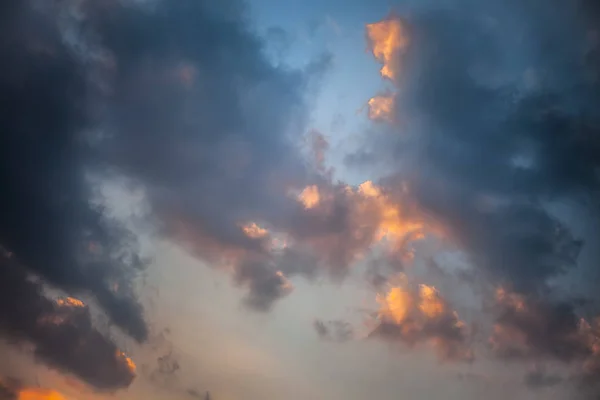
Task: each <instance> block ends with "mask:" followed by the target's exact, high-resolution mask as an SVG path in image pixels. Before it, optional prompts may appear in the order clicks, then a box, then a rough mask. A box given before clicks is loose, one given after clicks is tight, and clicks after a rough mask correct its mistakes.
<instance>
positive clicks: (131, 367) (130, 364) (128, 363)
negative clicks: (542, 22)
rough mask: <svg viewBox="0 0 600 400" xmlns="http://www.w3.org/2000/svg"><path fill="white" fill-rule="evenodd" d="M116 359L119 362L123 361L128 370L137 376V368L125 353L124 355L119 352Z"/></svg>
mask: <svg viewBox="0 0 600 400" xmlns="http://www.w3.org/2000/svg"><path fill="white" fill-rule="evenodd" d="M115 357H116V358H117V359H118V360H122V363H123V364H125V365H126V366H127V369H128V370H129V372H131V374H132V375H135V371H136V369H137V367H136V365H135V363H134V362H133V360H132V359H131V358H129V357H127V355H125V353H123V352H122V351H120V350H117V352H116V354H115Z"/></svg>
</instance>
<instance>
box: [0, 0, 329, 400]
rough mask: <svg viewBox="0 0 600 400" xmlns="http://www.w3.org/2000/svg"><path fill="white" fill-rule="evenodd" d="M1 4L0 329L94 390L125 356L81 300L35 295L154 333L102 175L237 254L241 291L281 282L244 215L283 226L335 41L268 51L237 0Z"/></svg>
mask: <svg viewBox="0 0 600 400" xmlns="http://www.w3.org/2000/svg"><path fill="white" fill-rule="evenodd" d="M0 14H1V17H0V22H1V27H0V35H1V36H2V37H3V38H4V39H5V40H3V41H2V43H0V54H1V56H2V59H3V60H5V61H4V62H3V63H2V66H1V67H0V89H1V90H0V102H1V104H2V105H3V107H2V110H1V111H0V132H1V133H0V185H1V186H2V188H3V194H2V196H1V198H0V210H1V211H0V245H1V246H3V248H5V249H6V251H5V254H4V255H3V256H2V260H1V262H2V269H0V278H1V279H0V299H1V300H2V301H1V302H0V303H1V304H2V305H1V306H0V333H1V334H3V335H8V336H10V337H12V338H14V339H17V340H24V341H28V342H31V343H32V344H33V346H34V348H35V353H36V356H37V357H38V359H39V360H40V361H43V362H44V363H47V364H48V365H50V366H51V367H54V368H57V369H59V370H62V371H64V372H68V373H71V374H74V375H76V376H78V377H79V378H81V379H83V380H84V381H85V382H86V383H89V384H91V385H92V386H95V387H96V388H97V389H100V390H114V389H118V388H123V387H126V386H128V385H129V384H130V383H131V381H132V380H133V378H134V376H135V374H134V373H133V372H132V369H131V368H130V367H131V365H129V361H130V360H129V359H128V358H127V357H126V356H125V355H123V354H122V353H121V352H120V350H118V347H117V346H116V344H115V343H114V342H113V340H112V339H109V338H108V337H105V336H103V335H102V334H101V333H100V332H99V331H98V330H97V329H95V327H94V326H93V324H92V320H91V317H90V311H89V309H88V308H87V306H85V307H71V306H69V305H68V304H67V305H64V304H63V305H60V304H58V303H55V302H54V301H53V300H51V299H49V298H47V297H45V295H44V292H45V289H46V288H48V287H51V288H53V289H58V290H60V291H62V292H64V293H66V294H68V295H70V296H73V297H78V296H84V297H85V298H88V297H89V298H93V299H94V300H95V302H94V304H95V303H97V304H98V305H99V306H100V307H101V309H102V311H103V312H104V313H106V315H107V316H108V318H109V320H110V321H111V323H113V324H115V325H116V326H118V327H119V328H121V330H122V331H123V332H124V333H125V334H127V335H129V336H131V337H132V338H134V339H135V340H136V341H138V342H144V341H146V340H147V338H148V334H149V328H148V326H147V325H146V321H145V318H144V313H143V309H142V306H141V305H140V303H139V302H138V300H137V299H136V293H135V286H136V277H138V275H139V273H140V272H141V271H142V270H143V267H144V261H143V260H142V258H141V256H140V251H139V248H138V244H137V243H136V238H135V236H134V235H133V233H132V232H130V231H129V230H128V229H127V228H126V227H125V226H124V225H123V224H122V223H121V222H119V221H116V220H114V219H113V218H112V217H110V216H109V215H108V213H107V212H106V210H105V209H104V208H103V206H101V205H98V203H99V202H98V200H97V189H98V187H97V186H96V183H95V182H98V181H100V182H103V181H104V180H110V179H113V178H119V179H123V178H124V179H126V180H127V181H128V182H131V183H132V184H133V185H138V186H140V187H142V188H143V189H144V192H145V193H146V197H147V198H146V200H147V201H148V203H149V204H150V207H151V213H150V215H148V219H149V220H151V221H152V222H153V223H154V225H155V226H156V228H157V230H158V232H160V233H161V234H162V235H163V236H164V237H165V238H167V239H168V240H171V241H174V242H176V243H178V244H180V245H182V246H184V247H185V248H186V249H188V250H189V251H190V252H191V253H192V254H194V255H195V256H197V257H198V258H199V259H201V260H204V261H207V262H209V263H218V262H219V261H231V262H229V263H228V264H227V267H230V268H233V271H232V272H231V275H232V278H233V280H234V282H236V283H238V284H240V285H241V286H243V287H246V288H248V290H249V293H248V296H247V298H246V301H247V303H248V304H249V305H251V306H252V307H254V308H256V309H260V310H267V309H269V308H270V307H271V305H272V303H273V302H274V301H275V300H276V299H278V298H280V297H282V296H284V295H285V294H287V293H288V292H289V290H290V288H291V285H290V283H289V282H288V281H287V279H286V277H285V276H284V275H283V273H282V272H281V271H280V270H279V268H278V266H277V265H276V263H275V261H274V258H273V255H272V254H271V251H270V250H271V249H270V248H267V247H265V246H267V244H268V243H267V242H266V239H265V238H261V237H260V235H258V236H257V232H258V231H255V234H252V231H247V232H245V231H244V230H243V229H241V228H240V226H242V225H243V224H244V223H247V222H249V221H266V222H267V223H268V225H270V226H275V227H277V226H279V225H282V224H284V222H285V218H283V217H282V216H285V215H287V214H289V211H290V210H295V209H296V208H297V207H298V204H297V201H296V199H293V198H291V197H290V196H288V194H287V189H288V187H291V186H294V187H296V186H297V187H301V186H304V185H305V184H306V183H307V182H308V178H309V175H310V174H311V173H310V172H309V171H308V170H307V168H306V165H305V162H304V160H303V158H302V157H301V154H300V152H299V151H298V149H297V148H296V145H295V144H294V138H295V135H300V134H301V133H302V132H303V130H304V121H305V117H306V115H307V112H308V109H307V106H306V100H307V98H306V97H307V96H308V94H309V93H310V91H311V90H312V89H311V88H312V86H311V85H312V82H313V81H314V80H315V79H318V78H319V76H320V75H321V74H322V73H323V72H324V71H326V70H327V67H328V63H329V58H328V57H323V58H321V59H318V60H315V62H313V63H311V64H309V65H308V66H307V68H306V70H303V71H294V70H290V69H288V68H285V67H276V66H273V65H272V64H271V63H270V62H269V61H268V60H267V58H266V56H265V55H264V52H263V50H264V46H265V44H264V43H263V41H262V40H261V39H259V37H258V36H257V35H255V34H254V33H253V32H251V31H250V30H249V28H248V26H247V24H246V14H245V6H244V4H243V3H241V2H238V1H235V0H231V1H224V2H219V3H218V4H216V3H213V2H208V1H191V0H185V1H181V2H167V1H164V2H158V3H157V4H155V5H153V6H152V7H150V6H148V5H147V4H133V3H131V4H130V3H128V2H103V3H97V2H79V3H77V4H75V3H71V2H69V3H63V2H60V3H55V2H52V3H49V4H43V5H40V6H39V7H38V5H37V3H36V5H35V7H34V4H33V2H30V1H6V2H3V3H2V5H1V6H0ZM90 176H93V177H94V178H95V180H94V181H92V180H91V179H90V178H89V177H90ZM241 224H242V225H241ZM248 232H250V234H249V233H248ZM252 236H254V237H252ZM288 258H289V257H288ZM286 259H287V258H286ZM233 261H235V262H233ZM9 264H10V267H8V266H6V267H5V265H9ZM217 266H220V264H219V265H217Z"/></svg>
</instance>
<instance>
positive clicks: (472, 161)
mask: <svg viewBox="0 0 600 400" xmlns="http://www.w3.org/2000/svg"><path fill="white" fill-rule="evenodd" d="M599 11H600V10H599V9H598V7H597V4H595V3H594V2H590V1H588V2H585V1H573V2H561V1H537V0H527V1H518V2H517V1H508V2H493V1H479V2H472V1H457V2H455V3H454V4H452V5H447V6H445V7H443V8H441V9H436V10H432V9H431V7H427V6H423V7H415V9H414V10H411V12H410V13H406V15H405V17H404V18H405V19H401V22H402V24H403V27H404V28H405V34H406V36H407V37H408V42H409V44H408V46H407V47H406V48H405V49H403V51H402V54H400V55H398V57H399V58H400V62H399V64H398V65H399V68H398V79H397V82H396V84H397V88H396V91H395V98H394V99H395V112H394V115H395V116H396V117H397V119H398V123H397V124H395V125H390V126H388V127H386V128H384V129H383V130H384V131H385V132H381V134H380V135H377V134H376V133H375V132H373V131H372V132H369V140H368V143H367V144H366V145H365V146H363V147H362V148H361V150H360V152H358V153H357V154H355V155H351V156H349V157H348V158H347V160H348V162H349V164H351V165H352V164H361V165H362V166H364V165H369V164H372V165H377V166H378V167H380V166H383V167H384V168H385V169H386V170H389V169H390V168H391V169H393V170H394V171H395V172H394V173H392V174H390V175H388V176H387V177H386V178H385V179H383V180H382V185H384V186H387V187H389V188H399V187H400V183H403V182H407V183H408V186H409V187H410V191H411V193H412V195H413V196H414V198H415V199H416V201H417V203H418V204H419V207H422V209H423V212H425V213H427V214H429V215H431V216H432V217H433V218H435V219H436V220H437V221H439V222H440V223H441V224H442V225H443V226H444V227H445V232H447V233H448V238H449V239H450V240H452V241H454V242H455V243H457V244H459V245H460V247H461V248H462V249H464V250H465V252H466V254H467V255H468V256H469V257H470V261H471V263H472V265H473V267H474V268H476V269H477V271H478V276H484V277H485V278H487V279H488V280H489V281H491V283H492V284H493V285H492V286H495V287H497V286H499V285H504V284H507V285H510V287H512V288H514V290H515V291H516V292H517V293H526V294H527V295H526V296H524V300H523V301H525V302H526V304H527V305H526V306H525V308H519V306H516V305H514V304H510V305H509V303H504V304H503V307H501V310H500V311H498V310H496V311H497V313H496V314H495V315H496V317H497V319H496V325H495V330H494V334H493V335H492V344H493V349H494V351H495V354H496V355H499V356H502V357H504V358H505V359H512V360H517V359H518V360H520V361H526V362H531V361H532V360H543V361H544V362H545V361H551V362H556V361H559V362H562V363H563V364H566V365H569V366H571V367H573V368H575V369H577V371H578V373H579V374H581V376H588V377H593V378H591V379H595V377H597V375H596V374H597V371H598V369H597V365H598V362H597V359H596V358H597V351H596V350H595V349H596V347H595V346H597V345H596V343H597V338H598V332H597V323H596V322H595V321H594V320H591V321H589V322H585V321H582V320H581V309H580V307H576V305H574V304H572V303H571V302H569V301H561V298H560V295H559V290H556V291H553V289H554V288H556V287H557V286H558V287H560V285H561V281H560V280H558V284H557V283H556V282H557V278H561V277H563V276H565V275H566V274H567V273H568V272H570V271H573V270H575V269H576V268H580V269H581V270H585V269H588V270H596V269H597V265H598V260H591V262H589V263H588V264H586V265H578V261H579V254H580V251H581V249H582V248H584V246H592V247H596V246H597V245H598V243H599V241H598V240H599V238H598V237H594V236H591V235H590V236H588V237H583V238H580V237H577V236H576V235H575V234H574V233H573V232H574V231H575V228H577V227H578V225H579V226H580V225H581V223H582V221H581V220H569V219H568V218H567V215H566V213H565V212H564V208H569V209H571V210H573V209H577V213H575V214H578V215H585V216H586V218H589V219H590V220H591V221H597V220H596V218H597V217H598V211H600V209H599V207H598V204H599V203H598V193H599V189H600V174H599V172H600V114H599V113H598V110H599V109H600V107H599V106H600V97H599V95H598V93H600V91H599V89H600V74H599V72H600V64H599V63H598V60H599V58H598V54H600V40H599V39H598V32H599V31H600V19H599V18H598V17H599V16H600V14H599ZM402 15H404V14H402ZM393 18H395V17H393ZM375 161H377V163H379V164H376V163H375ZM392 190H393V189H392ZM559 203H560V204H561V206H563V207H562V208H560V207H551V206H556V204H559ZM559 208H560V209H559ZM551 210H552V211H551ZM557 210H558V211H557ZM479 272H483V274H480V273H479ZM551 281H553V286H551V285H550V283H551ZM584 284H586V283H584V282H580V281H576V280H575V281H571V282H570V286H569V287H568V288H566V289H565V290H570V291H571V292H570V293H569V294H568V295H569V296H577V295H581V294H582V293H577V291H578V290H582V288H583V286H584ZM587 285H588V286H589V285H590V284H589V283H587ZM592 286H595V287H597V283H594V284H592ZM561 289H562V288H561ZM583 295H584V296H586V295H590V293H584V294H583ZM591 295H592V296H596V293H592V294H591ZM516 296H520V295H518V294H516ZM596 306H598V305H596ZM383 328H386V329H383V331H384V333H386V334H387V335H388V336H389V335H394V334H396V331H397V329H395V328H396V327H395V326H394V325H391V326H389V327H388V326H383ZM391 328H394V329H391ZM529 383H530V384H533V385H536V384H537V385H547V384H549V383H552V384H554V383H555V379H550V380H549V379H547V377H542V376H539V375H536V376H530V377H529Z"/></svg>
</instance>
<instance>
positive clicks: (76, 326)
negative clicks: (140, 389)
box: [0, 254, 135, 390]
mask: <svg viewBox="0 0 600 400" xmlns="http://www.w3.org/2000/svg"><path fill="white" fill-rule="evenodd" d="M0 271H1V272H0V279H1V282H2V285H3V286H2V290H1V291H0V333H2V334H5V335H6V334H8V335H10V336H11V337H15V338H18V339H22V340H27V341H30V342H31V343H33V345H34V354H35V356H36V358H37V359H38V360H40V361H42V362H44V363H46V364H48V365H49V366H51V367H53V368H57V369H59V370H61V371H63V372H66V373H71V374H73V375H75V376H77V377H79V378H81V379H82V380H84V381H85V382H87V383H89V384H91V385H93V386H94V387H96V388H98V389H101V390H115V389H119V388H124V387H127V386H129V384H130V383H131V382H132V381H133V379H134V378H135V371H134V370H132V369H130V367H129V366H128V363H127V359H126V358H125V356H124V355H123V354H122V353H121V352H120V350H119V349H118V348H117V346H116V345H115V343H113V342H112V341H111V340H110V339H108V338H106V337H104V336H103V335H102V334H101V333H100V332H99V331H97V330H96V329H95V328H94V327H93V326H92V320H91V315H90V311H89V309H88V308H87V307H86V306H83V305H81V306H70V305H60V304H58V303H56V302H53V301H51V300H48V299H47V298H45V297H44V295H43V293H42V287H41V285H40V284H39V283H36V282H34V281H31V280H28V279H27V276H26V272H25V271H24V269H23V268H22V267H21V266H19V265H17V264H16V263H15V262H14V260H12V258H9V257H7V255H4V254H3V255H2V256H1V258H0Z"/></svg>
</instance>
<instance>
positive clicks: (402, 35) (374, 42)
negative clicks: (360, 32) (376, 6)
mask: <svg viewBox="0 0 600 400" xmlns="http://www.w3.org/2000/svg"><path fill="white" fill-rule="evenodd" d="M367 38H368V41H369V47H370V50H371V52H372V53H373V56H375V58H376V59H377V61H379V62H380V63H382V64H383V66H382V67H381V71H380V72H381V76H383V77H384V78H387V79H390V80H392V81H394V82H396V81H397V79H398V75H399V69H400V68H399V65H398V64H399V57H400V54H401V52H402V51H403V50H404V49H405V48H406V46H407V44H408V38H407V36H406V32H405V29H404V27H403V26H402V22H401V21H400V20H399V19H398V18H388V19H385V20H383V21H380V22H376V23H373V24H368V25H367Z"/></svg>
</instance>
